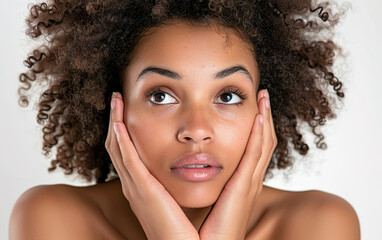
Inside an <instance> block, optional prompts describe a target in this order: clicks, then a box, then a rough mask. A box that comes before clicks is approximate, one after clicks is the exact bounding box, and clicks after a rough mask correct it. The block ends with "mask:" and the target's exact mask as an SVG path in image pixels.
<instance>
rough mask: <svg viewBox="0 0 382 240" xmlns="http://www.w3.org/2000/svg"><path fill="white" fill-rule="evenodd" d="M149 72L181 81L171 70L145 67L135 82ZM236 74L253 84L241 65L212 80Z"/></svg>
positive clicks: (217, 75) (247, 72) (178, 75)
mask: <svg viewBox="0 0 382 240" xmlns="http://www.w3.org/2000/svg"><path fill="white" fill-rule="evenodd" d="M149 72H153V73H157V74H159V75H162V76H164V77H167V78H172V79H176V80H180V79H182V77H181V76H180V74H178V73H176V72H173V71H171V70H168V69H164V68H160V67H154V66H149V67H146V68H145V69H143V70H142V71H141V72H140V73H139V75H138V77H137V80H136V81H138V80H139V79H140V78H142V77H143V75H145V74H147V73H149ZM236 72H242V73H244V74H245V75H246V76H247V77H248V79H249V80H250V81H251V82H252V83H253V79H252V76H251V74H250V73H249V71H248V70H247V69H246V68H245V67H243V66H242V65H236V66H232V67H229V68H226V69H223V70H222V71H220V72H217V73H215V75H214V78H215V79H222V78H225V77H228V76H230V75H232V74H234V73H236Z"/></svg>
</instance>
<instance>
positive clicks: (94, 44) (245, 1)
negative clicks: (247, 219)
mask: <svg viewBox="0 0 382 240" xmlns="http://www.w3.org/2000/svg"><path fill="white" fill-rule="evenodd" d="M329 7H331V6H329V3H328V2H324V3H320V4H318V3H315V2H312V1H311V0H294V1H287V0H267V1H264V0H240V1H236V0H227V1H225V0H181V1H180V0H155V1H154V0H126V1H117V0H52V1H48V2H43V3H39V4H35V5H33V6H32V7H31V8H30V14H29V15H28V17H27V20H26V22H27V25H28V28H27V35H29V36H30V37H31V38H32V39H34V40H39V39H40V40H41V41H42V43H41V42H40V43H39V46H38V47H36V49H34V50H33V51H32V54H31V55H30V56H28V57H27V59H26V60H25V61H24V63H25V65H26V66H27V67H28V68H29V69H28V71H27V72H25V73H22V74H20V76H19V80H20V82H21V86H20V88H19V89H18V93H19V96H20V98H19V105H21V106H23V107H25V106H28V104H29V99H30V95H28V94H26V92H27V91H28V90H30V89H31V87H32V84H33V83H40V84H39V85H40V88H39V91H40V92H42V93H41V94H40V98H39V100H38V102H37V104H38V114H37V122H38V123H39V124H40V125H42V133H43V154H44V155H45V156H47V157H49V156H50V153H51V151H52V150H54V148H56V149H55V150H56V159H53V160H52V161H51V167H50V168H49V171H52V170H54V169H56V167H57V165H58V166H59V167H60V168H62V169H64V171H65V173H66V174H71V173H73V171H75V172H76V173H78V174H79V175H80V176H82V177H84V179H86V180H87V181H89V182H90V181H94V180H95V181H96V182H97V183H100V182H105V181H108V177H109V176H110V174H111V173H115V170H114V169H113V166H112V163H111V160H110V157H109V155H108V153H107V151H106V149H105V140H106V136H107V131H108V124H109V113H110V108H109V102H110V99H111V94H112V92H113V91H119V92H122V86H121V82H120V81H121V77H122V74H123V71H124V69H126V67H127V66H128V64H129V57H130V55H131V52H132V51H133V49H134V47H135V45H136V44H137V43H138V41H139V40H140V38H142V37H143V36H144V33H145V32H146V31H148V30H149V29H150V28H152V27H155V26H160V25H161V24H165V22H168V21H171V20H172V19H182V20H186V21H187V22H189V23H193V24H205V23H207V24H208V23H214V24H217V25H219V26H224V27H227V28H230V29H234V30H235V31H236V32H237V33H238V34H239V36H240V37H241V38H242V39H243V40H246V41H250V43H251V44H252V46H253V49H254V52H255V56H256V61H257V63H258V68H259V72H260V85H259V89H264V88H266V89H268V91H269V93H270V95H271V96H272V98H271V105H272V113H273V119H274V126H275V130H276V135H277V141H278V146H277V148H276V149H275V152H274V154H273V156H272V159H271V162H270V164H269V166H268V169H267V175H266V176H268V177H271V176H272V171H271V170H272V169H274V168H276V167H277V168H278V169H285V168H287V167H288V166H292V164H293V162H294V158H293V157H292V156H291V154H292V149H293V148H294V149H295V150H296V151H297V152H298V153H300V154H301V155H306V154H307V152H308V150H309V147H308V144H306V143H305V141H304V139H303V132H302V131H301V130H302V127H301V125H300V124H299V123H304V122H305V123H307V124H308V125H309V126H310V128H311V130H312V132H313V134H315V135H316V139H315V144H316V146H317V148H320V149H325V148H326V144H325V143H324V142H323V139H324V136H323V134H322V133H321V131H320V130H319V128H320V127H321V126H322V125H324V124H325V123H326V120H327V119H331V118H334V117H336V116H335V114H334V112H333V109H334V106H335V103H336V102H335V101H336V100H338V99H340V98H343V97H344V93H343V91H342V90H341V88H342V83H341V81H339V79H338V78H337V77H336V76H335V74H334V73H333V70H332V68H333V62H334V56H335V55H336V54H337V53H339V52H340V50H341V49H340V47H338V46H337V45H336V44H335V43H334V42H333V41H332V39H333V26H334V25H335V24H336V23H337V22H338V19H339V17H338V16H337V15H334V14H332V12H331V8H329ZM337 55H338V54H337ZM41 83H45V88H44V89H42V88H43V87H42V86H44V85H43V84H41ZM46 86H47V87H46ZM32 92H33V91H32Z"/></svg>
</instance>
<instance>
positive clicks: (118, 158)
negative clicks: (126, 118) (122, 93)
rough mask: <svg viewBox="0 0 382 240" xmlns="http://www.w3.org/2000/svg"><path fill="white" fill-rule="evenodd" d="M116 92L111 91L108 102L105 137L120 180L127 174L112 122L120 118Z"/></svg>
mask: <svg viewBox="0 0 382 240" xmlns="http://www.w3.org/2000/svg"><path fill="white" fill-rule="evenodd" d="M117 96H118V93H113V96H112V99H111V102H110V120H109V130H108V136H107V139H106V145H107V148H108V151H109V155H110V158H111V161H112V163H113V165H114V167H115V170H116V171H117V173H118V175H119V177H120V179H121V180H123V179H125V178H126V177H127V175H128V173H127V171H126V169H125V168H124V167H123V163H122V154H121V151H120V147H119V144H118V141H117V137H116V134H115V131H114V122H115V121H116V119H120V118H121V116H119V115H120V113H118V111H119V109H120V106H119V102H118V100H117Z"/></svg>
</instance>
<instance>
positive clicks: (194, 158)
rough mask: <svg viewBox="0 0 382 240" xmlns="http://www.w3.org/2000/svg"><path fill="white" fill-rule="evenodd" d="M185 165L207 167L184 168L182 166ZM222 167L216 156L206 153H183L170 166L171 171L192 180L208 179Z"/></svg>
mask: <svg viewBox="0 0 382 240" xmlns="http://www.w3.org/2000/svg"><path fill="white" fill-rule="evenodd" d="M185 165H208V166H209V167H206V168H204V167H201V168H198V167H195V168H186V167H184V166H185ZM222 169H223V167H222V165H221V164H220V163H219V162H218V161H217V160H216V158H215V157H214V156H213V155H211V154H208V153H197V154H196V153H189V154H185V155H183V156H181V157H180V158H178V159H177V160H176V161H175V163H174V164H173V166H171V172H173V173H175V174H177V175H178V176H179V177H181V178H183V179H185V180H188V181H192V182H198V181H207V180H210V179H212V178H214V177H215V176H216V175H218V174H219V173H220V172H221V170H222Z"/></svg>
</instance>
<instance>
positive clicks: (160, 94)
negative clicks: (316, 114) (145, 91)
mask: <svg viewBox="0 0 382 240" xmlns="http://www.w3.org/2000/svg"><path fill="white" fill-rule="evenodd" d="M149 97H150V101H151V102H152V103H155V104H172V103H176V99H175V98H173V97H172V96H171V95H170V94H168V93H166V92H164V91H156V92H154V93H152V94H150V96H149Z"/></svg>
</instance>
